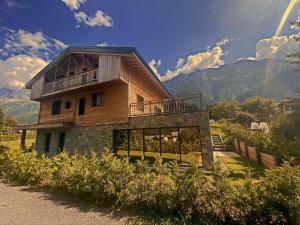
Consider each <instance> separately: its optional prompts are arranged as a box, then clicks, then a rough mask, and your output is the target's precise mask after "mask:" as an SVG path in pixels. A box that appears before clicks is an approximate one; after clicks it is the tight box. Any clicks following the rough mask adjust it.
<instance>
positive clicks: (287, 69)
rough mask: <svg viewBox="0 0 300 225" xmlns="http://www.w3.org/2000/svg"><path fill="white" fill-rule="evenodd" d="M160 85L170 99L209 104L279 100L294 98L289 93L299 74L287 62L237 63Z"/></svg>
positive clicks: (183, 75) (177, 78)
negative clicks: (198, 97)
mask: <svg viewBox="0 0 300 225" xmlns="http://www.w3.org/2000/svg"><path fill="white" fill-rule="evenodd" d="M268 71H269V72H268ZM164 85H165V86H166V88H167V89H168V90H169V91H170V92H171V94H172V95H174V96H185V95H191V94H197V93H202V94H203V96H204V99H205V100H206V101H208V102H210V103H211V102H217V101H220V100H223V99H226V100H230V99H238V100H239V101H243V100H245V99H246V98H247V97H250V96H264V97H268V98H273V99H283V98H286V97H293V96H296V95H295V93H294V92H293V89H294V88H295V87H296V86H300V74H299V72H296V71H295V70H294V67H293V65H292V64H291V63H290V62H289V61H282V60H281V61H279V60H262V61H254V60H239V61H237V62H234V63H231V64H225V65H223V66H221V67H219V68H213V69H206V70H198V71H195V72H193V73H190V74H180V75H178V76H176V77H175V78H173V79H171V80H168V81H165V82H164Z"/></svg>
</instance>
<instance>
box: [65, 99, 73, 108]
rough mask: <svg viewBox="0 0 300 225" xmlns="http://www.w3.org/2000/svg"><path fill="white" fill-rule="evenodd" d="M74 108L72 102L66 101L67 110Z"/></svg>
mask: <svg viewBox="0 0 300 225" xmlns="http://www.w3.org/2000/svg"><path fill="white" fill-rule="evenodd" d="M71 108H72V101H66V102H65V109H71Z"/></svg>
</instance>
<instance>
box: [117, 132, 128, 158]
mask: <svg viewBox="0 0 300 225" xmlns="http://www.w3.org/2000/svg"><path fill="white" fill-rule="evenodd" d="M128 140H129V130H116V131H114V150H115V153H117V155H119V156H126V155H128V153H129V144H128Z"/></svg>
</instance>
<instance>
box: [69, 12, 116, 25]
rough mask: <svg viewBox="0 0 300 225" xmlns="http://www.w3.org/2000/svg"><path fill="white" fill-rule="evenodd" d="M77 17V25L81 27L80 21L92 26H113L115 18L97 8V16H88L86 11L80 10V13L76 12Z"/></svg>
mask: <svg viewBox="0 0 300 225" xmlns="http://www.w3.org/2000/svg"><path fill="white" fill-rule="evenodd" d="M74 16H75V19H76V21H77V24H78V25H77V27H80V25H79V24H80V23H85V24H86V25H88V26H90V27H96V26H99V27H102V26H104V27H112V26H113V20H112V18H111V17H110V16H108V15H106V14H105V13H104V12H102V11H101V10H97V11H96V13H95V16H94V17H93V16H88V15H87V14H86V13H85V12H83V11H80V12H78V13H74Z"/></svg>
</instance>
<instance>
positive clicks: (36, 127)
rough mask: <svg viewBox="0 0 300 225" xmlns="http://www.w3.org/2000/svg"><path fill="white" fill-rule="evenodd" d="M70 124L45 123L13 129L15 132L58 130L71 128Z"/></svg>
mask: <svg viewBox="0 0 300 225" xmlns="http://www.w3.org/2000/svg"><path fill="white" fill-rule="evenodd" d="M73 125H74V123H72V122H60V123H45V124H28V125H20V126H17V127H15V128H14V129H15V130H42V129H59V128H69V127H72V126H73Z"/></svg>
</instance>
